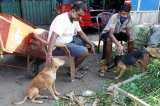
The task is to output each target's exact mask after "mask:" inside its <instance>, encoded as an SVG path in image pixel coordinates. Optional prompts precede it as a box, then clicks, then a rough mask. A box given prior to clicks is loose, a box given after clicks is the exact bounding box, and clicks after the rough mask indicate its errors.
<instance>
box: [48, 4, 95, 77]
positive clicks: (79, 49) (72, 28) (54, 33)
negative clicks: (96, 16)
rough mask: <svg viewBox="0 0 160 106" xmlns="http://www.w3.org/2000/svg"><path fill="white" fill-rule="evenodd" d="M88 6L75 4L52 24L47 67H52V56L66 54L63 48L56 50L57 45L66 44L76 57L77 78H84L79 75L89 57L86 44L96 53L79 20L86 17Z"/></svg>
mask: <svg viewBox="0 0 160 106" xmlns="http://www.w3.org/2000/svg"><path fill="white" fill-rule="evenodd" d="M85 12H86V6H85V4H84V3H83V2H81V1H77V2H75V3H74V4H73V6H72V8H71V10H70V11H69V12H66V13H63V14H60V15H58V16H57V17H56V18H55V19H54V20H53V22H52V24H51V26H50V30H49V36H48V42H49V45H48V55H47V57H46V63H45V66H46V67H52V64H51V58H52V56H53V55H54V56H64V55H65V52H64V51H63V49H61V48H55V49H54V46H55V44H65V45H66V46H67V48H68V49H69V51H70V53H71V55H72V56H74V57H75V68H76V70H75V71H76V74H75V78H79V79H80V78H82V77H83V75H82V74H80V73H78V72H77V70H78V69H79V68H80V64H81V63H82V62H83V61H84V60H85V58H86V57H87V56H88V50H87V48H86V47H84V45H85V43H88V44H89V45H90V46H91V53H92V54H94V53H95V49H94V45H93V44H92V43H91V42H90V40H89V39H88V37H87V36H86V34H85V33H84V32H83V31H82V29H81V27H80V25H79V22H78V20H80V19H81V18H82V16H84V14H85ZM53 49H54V50H53Z"/></svg>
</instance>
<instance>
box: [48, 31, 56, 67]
mask: <svg viewBox="0 0 160 106" xmlns="http://www.w3.org/2000/svg"><path fill="white" fill-rule="evenodd" d="M57 37H58V34H56V33H55V32H52V34H51V37H50V40H49V43H48V51H47V57H46V64H45V66H46V67H52V63H51V59H52V50H53V48H54V46H55V42H56V39H57Z"/></svg>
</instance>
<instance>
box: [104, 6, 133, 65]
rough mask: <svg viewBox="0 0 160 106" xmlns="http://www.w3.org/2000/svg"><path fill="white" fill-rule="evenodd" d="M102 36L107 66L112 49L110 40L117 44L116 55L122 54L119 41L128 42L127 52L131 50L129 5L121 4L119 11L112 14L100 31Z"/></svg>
mask: <svg viewBox="0 0 160 106" xmlns="http://www.w3.org/2000/svg"><path fill="white" fill-rule="evenodd" d="M101 36H102V38H103V39H105V44H106V45H105V50H104V51H105V52H104V53H106V57H105V58H103V59H106V60H107V65H108V66H109V61H110V54H111V51H112V42H114V43H115V44H116V46H117V53H118V55H122V53H123V50H124V47H123V46H122V45H121V43H120V42H119V41H125V42H128V53H129V52H132V50H133V48H134V37H133V36H132V35H131V16H130V7H129V6H126V5H122V6H121V9H120V11H119V13H116V14H114V15H113V16H112V17H111V18H110V20H109V21H108V24H107V25H106V26H105V28H104V29H103V31H102V35H101Z"/></svg>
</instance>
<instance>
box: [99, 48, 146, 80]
mask: <svg viewBox="0 0 160 106" xmlns="http://www.w3.org/2000/svg"><path fill="white" fill-rule="evenodd" d="M148 58H149V54H148V52H147V51H146V49H145V48H142V49H138V50H136V51H133V52H131V53H128V54H125V55H121V56H116V57H115V58H114V59H113V60H112V61H111V64H112V65H111V66H110V67H107V65H106V64H104V65H103V66H102V67H101V69H100V70H99V72H100V76H104V73H105V72H106V71H107V69H110V68H113V67H116V66H117V67H119V68H120V69H121V71H120V74H119V75H118V76H117V77H115V78H114V79H119V78H120V77H121V76H122V75H123V73H124V71H125V70H126V66H128V65H134V64H136V63H140V69H139V72H140V71H141V70H142V69H143V68H144V69H145V70H147V65H148Z"/></svg>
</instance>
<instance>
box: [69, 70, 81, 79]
mask: <svg viewBox="0 0 160 106" xmlns="http://www.w3.org/2000/svg"><path fill="white" fill-rule="evenodd" d="M67 74H68V75H69V76H71V72H70V71H67ZM75 78H76V79H82V78H83V74H81V73H79V72H76V73H75Z"/></svg>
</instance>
